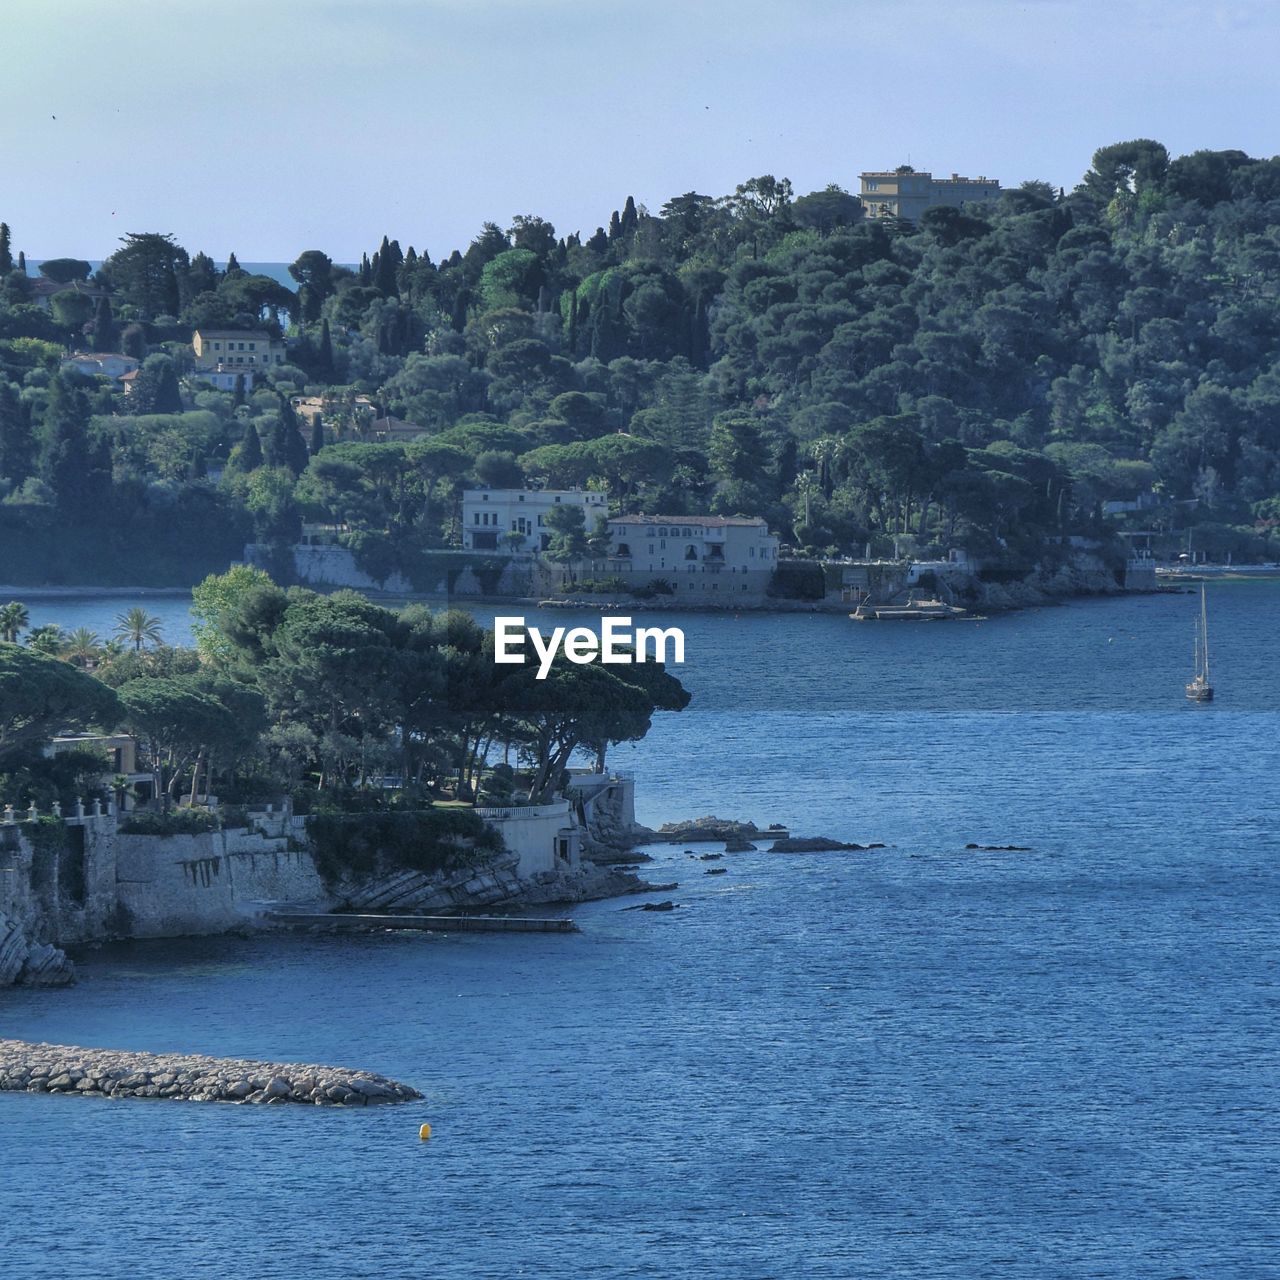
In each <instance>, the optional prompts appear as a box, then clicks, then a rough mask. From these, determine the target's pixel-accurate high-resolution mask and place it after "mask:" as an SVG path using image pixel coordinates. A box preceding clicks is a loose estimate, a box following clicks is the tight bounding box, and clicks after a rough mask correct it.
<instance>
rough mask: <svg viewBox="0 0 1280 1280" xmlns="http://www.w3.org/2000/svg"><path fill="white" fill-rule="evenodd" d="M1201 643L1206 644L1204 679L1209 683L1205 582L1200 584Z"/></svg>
mask: <svg viewBox="0 0 1280 1280" xmlns="http://www.w3.org/2000/svg"><path fill="white" fill-rule="evenodd" d="M1200 634H1201V637H1202V638H1201V641H1200V643H1201V644H1202V645H1203V646H1204V681H1205V684H1208V683H1209V607H1208V605H1207V604H1206V603H1205V596H1204V583H1203V582H1202V583H1201V584H1200Z"/></svg>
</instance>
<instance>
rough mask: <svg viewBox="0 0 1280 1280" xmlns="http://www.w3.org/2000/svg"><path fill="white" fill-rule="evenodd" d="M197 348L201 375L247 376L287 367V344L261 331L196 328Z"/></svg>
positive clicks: (195, 339) (196, 362)
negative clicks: (250, 372) (228, 374)
mask: <svg viewBox="0 0 1280 1280" xmlns="http://www.w3.org/2000/svg"><path fill="white" fill-rule="evenodd" d="M191 345H192V347H194V348H195V353H196V359H195V367H196V370H197V371H198V372H207V371H218V372H222V371H227V372H230V373H244V372H246V371H255V370H262V369H272V368H275V367H276V366H278V365H282V364H284V361H285V350H284V343H283V342H281V341H280V339H279V338H273V337H272V336H271V335H270V334H269V333H263V332H262V330H260V329H209V330H201V329H197V330H196V331H195V334H194V335H193V336H192V339H191Z"/></svg>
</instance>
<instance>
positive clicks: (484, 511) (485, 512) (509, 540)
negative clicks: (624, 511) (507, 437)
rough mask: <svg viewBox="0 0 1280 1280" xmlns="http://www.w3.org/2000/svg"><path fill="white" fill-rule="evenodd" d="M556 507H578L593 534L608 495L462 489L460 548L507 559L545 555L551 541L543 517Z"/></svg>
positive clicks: (605, 510)
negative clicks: (519, 556)
mask: <svg viewBox="0 0 1280 1280" xmlns="http://www.w3.org/2000/svg"><path fill="white" fill-rule="evenodd" d="M559 506H579V507H581V508H582V511H583V515H584V517H585V519H586V531H587V533H593V532H595V527H596V521H597V519H598V518H599V517H600V516H607V515H608V514H609V495H608V494H607V493H605V492H603V491H601V490H597V489H465V490H463V494H462V546H463V548H464V550H467V551H502V552H505V553H506V554H508V555H530V554H534V553H537V552H539V551H545V550H546V549H547V544H548V543H549V542H550V541H551V528H550V526H549V525H548V524H547V522H546V518H547V514H548V513H549V512H550V511H551V510H552V509H553V508H555V507H559ZM506 535H509V536H506Z"/></svg>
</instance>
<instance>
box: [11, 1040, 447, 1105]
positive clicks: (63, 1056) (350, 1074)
mask: <svg viewBox="0 0 1280 1280" xmlns="http://www.w3.org/2000/svg"><path fill="white" fill-rule="evenodd" d="M5 1089H7V1090H18V1091H25V1092H27V1093H74V1094H82V1095H85V1096H87V1097H107V1098H177V1099H180V1100H183V1101H186V1102H250V1103H261V1104H275V1105H278V1104H280V1103H286V1102H292V1103H306V1104H308V1105H312V1106H319V1107H365V1106H374V1105H376V1104H379V1103H383V1102H408V1101H410V1100H412V1099H414V1098H420V1097H421V1096H422V1095H421V1094H420V1093H419V1092H418V1091H417V1090H416V1089H413V1088H410V1086H409V1085H406V1084H399V1083H397V1082H396V1081H395V1080H389V1079H387V1077H386V1076H382V1075H378V1074H376V1073H375V1072H372V1071H354V1070H351V1069H350V1068H347V1067H324V1066H319V1065H316V1064H313V1063H296V1062H251V1061H245V1060H241V1059H238V1058H210V1057H205V1056H203V1055H200V1054H186V1053H135V1052H131V1051H128V1050H120V1049H82V1048H78V1047H77V1046H75V1045H66V1044H32V1043H29V1042H27V1041H25V1040H0V1090H5Z"/></svg>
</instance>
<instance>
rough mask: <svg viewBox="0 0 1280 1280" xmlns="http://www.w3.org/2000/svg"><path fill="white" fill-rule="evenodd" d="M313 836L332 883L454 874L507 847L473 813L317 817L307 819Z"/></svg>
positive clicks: (320, 862) (323, 872)
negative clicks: (397, 874)
mask: <svg viewBox="0 0 1280 1280" xmlns="http://www.w3.org/2000/svg"><path fill="white" fill-rule="evenodd" d="M307 837H308V839H309V841H310V844H311V853H312V856H313V857H314V858H315V862H316V869H317V870H318V871H319V872H320V875H321V876H322V877H323V878H324V880H325V881H326V882H327V883H329V884H333V883H335V882H337V881H340V880H343V879H346V878H348V877H351V876H368V875H375V874H377V873H379V872H383V871H421V872H424V873H427V874H431V873H433V872H438V871H452V870H454V869H456V868H459V867H467V866H472V865H474V864H476V863H478V862H481V861H483V860H484V858H485V856H486V855H488V854H491V853H497V852H499V851H500V850H501V849H502V847H503V846H502V838H501V836H499V835H498V833H497V832H496V831H494V830H493V829H492V828H491V827H489V826H487V825H486V824H485V822H484V820H483V819H482V818H480V817H479V816H478V815H477V814H475V813H474V812H472V810H470V809H425V810H419V811H417V812H396V811H391V810H383V811H376V812H372V813H317V814H313V815H312V816H311V817H310V818H308V819H307Z"/></svg>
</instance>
